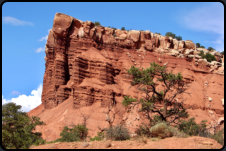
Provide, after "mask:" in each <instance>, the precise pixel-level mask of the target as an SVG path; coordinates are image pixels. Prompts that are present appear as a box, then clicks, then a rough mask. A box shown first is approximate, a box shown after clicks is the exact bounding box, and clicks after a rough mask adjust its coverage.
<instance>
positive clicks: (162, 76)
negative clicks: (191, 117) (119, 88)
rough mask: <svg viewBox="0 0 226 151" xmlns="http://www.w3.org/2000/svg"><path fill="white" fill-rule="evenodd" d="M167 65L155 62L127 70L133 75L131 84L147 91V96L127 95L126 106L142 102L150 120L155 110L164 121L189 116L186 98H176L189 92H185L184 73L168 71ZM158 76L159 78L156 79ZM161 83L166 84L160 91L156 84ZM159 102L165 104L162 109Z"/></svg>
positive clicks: (172, 121) (124, 102) (170, 121)
mask: <svg viewBox="0 0 226 151" xmlns="http://www.w3.org/2000/svg"><path fill="white" fill-rule="evenodd" d="M165 67H166V66H160V65H158V64H157V63H155V62H153V63H150V67H149V68H146V69H143V68H142V69H139V68H136V67H134V66H132V67H131V68H130V69H128V70H127V72H128V73H129V74H130V75H132V76H133V81H132V83H131V85H138V87H137V88H138V89H139V90H140V91H141V92H143V93H145V96H144V97H143V98H140V100H136V99H133V98H131V97H130V98H129V97H128V96H125V97H124V100H123V102H122V103H123V105H124V106H128V105H129V104H133V105H136V104H141V106H142V107H141V111H142V112H144V113H145V115H146V116H147V118H148V119H149V120H150V121H151V120H152V119H151V117H150V116H149V113H150V112H154V113H158V115H159V118H160V119H161V120H162V121H166V122H169V123H176V122H177V121H178V120H177V119H179V118H182V117H188V114H187V112H186V110H185V109H184V107H183V101H184V100H181V101H178V100H177V99H176V96H178V95H180V96H181V94H182V93H187V92H185V90H186V88H185V82H184V81H183V77H182V75H181V74H180V73H178V74H173V73H172V72H167V71H166V69H165ZM156 78H157V80H155V81H154V79H156ZM161 83H162V84H163V85H164V89H163V90H161V91H158V90H157V88H156V86H157V84H161ZM188 94H189V93H188ZM181 97H182V96H181ZM133 102H136V103H133ZM158 103H160V104H163V108H162V109H160V108H158V107H157V104H158Z"/></svg>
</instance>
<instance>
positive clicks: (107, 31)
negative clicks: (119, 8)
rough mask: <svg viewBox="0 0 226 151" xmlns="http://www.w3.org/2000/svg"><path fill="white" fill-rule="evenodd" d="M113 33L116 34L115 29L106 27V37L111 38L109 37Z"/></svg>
mask: <svg viewBox="0 0 226 151" xmlns="http://www.w3.org/2000/svg"><path fill="white" fill-rule="evenodd" d="M113 33H114V29H112V28H109V27H105V32H104V34H105V35H108V36H109V35H113Z"/></svg>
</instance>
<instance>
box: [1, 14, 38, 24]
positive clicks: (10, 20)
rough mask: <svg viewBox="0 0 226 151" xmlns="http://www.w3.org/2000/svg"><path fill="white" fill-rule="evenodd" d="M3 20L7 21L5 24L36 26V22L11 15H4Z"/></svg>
mask: <svg viewBox="0 0 226 151" xmlns="http://www.w3.org/2000/svg"><path fill="white" fill-rule="evenodd" d="M2 21H3V23H5V24H12V25H15V26H18V25H29V26H34V24H33V23H31V22H27V21H22V20H19V19H16V18H13V17H10V16H5V17H2Z"/></svg>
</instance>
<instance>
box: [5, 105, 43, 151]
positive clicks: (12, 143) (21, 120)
mask: <svg viewBox="0 0 226 151" xmlns="http://www.w3.org/2000/svg"><path fill="white" fill-rule="evenodd" d="M20 109H21V106H20V105H16V104H15V103H12V102H10V103H7V104H4V105H2V147H4V148H6V149H11V148H15V149H28V148H29V147H30V146H31V145H32V144H39V143H44V142H45V141H44V140H43V139H42V138H41V135H42V134H41V133H39V132H32V131H33V130H35V127H36V126H37V125H44V124H45V123H44V122H42V121H40V118H39V117H35V116H33V117H29V116H28V115H27V113H26V112H23V111H21V110H20Z"/></svg>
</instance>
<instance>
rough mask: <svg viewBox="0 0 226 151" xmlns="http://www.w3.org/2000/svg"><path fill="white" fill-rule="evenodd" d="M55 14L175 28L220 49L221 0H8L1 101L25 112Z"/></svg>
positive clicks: (37, 92) (37, 91)
mask: <svg viewBox="0 0 226 151" xmlns="http://www.w3.org/2000/svg"><path fill="white" fill-rule="evenodd" d="M57 12H60V13H64V14H67V15H70V16H72V17H74V18H77V19H79V20H82V21H86V20H89V21H92V22H95V21H98V22H100V24H101V25H103V26H106V27H107V26H111V27H115V28H119V29H121V27H125V29H126V30H130V29H134V30H150V31H151V32H153V33H155V32H158V33H161V35H165V34H166V32H173V33H174V34H176V36H181V37H182V39H183V40H192V41H193V42H194V43H200V44H201V45H203V46H205V47H206V48H208V47H213V48H215V49H216V50H217V51H220V52H221V51H223V50H224V43H223V42H224V5H223V4H222V3H220V2H212V3H210V2H200V3H198V2H193V3H192V2H168V3H166V2H147V3H144V2H142V3H138V2H136V3H102V2H100V3H97V2H96V3H91V2H85V3H82V2H73V3H69V2H66V3H60V2H55V3H46V2H43V3H41V2H37V3H34V2H24V3H21V2H18V3H16V2H7V3H4V4H3V5H2V104H4V103H6V102H15V103H17V104H20V105H22V106H23V108H22V109H23V110H24V111H26V112H27V111H30V110H31V109H33V108H35V107H36V106H38V105H39V104H40V103H41V93H42V84H43V76H44V72H45V61H44V57H45V52H44V47H45V44H46V38H47V35H48V32H49V29H51V28H52V25H53V19H54V16H55V14H56V13H57Z"/></svg>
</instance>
